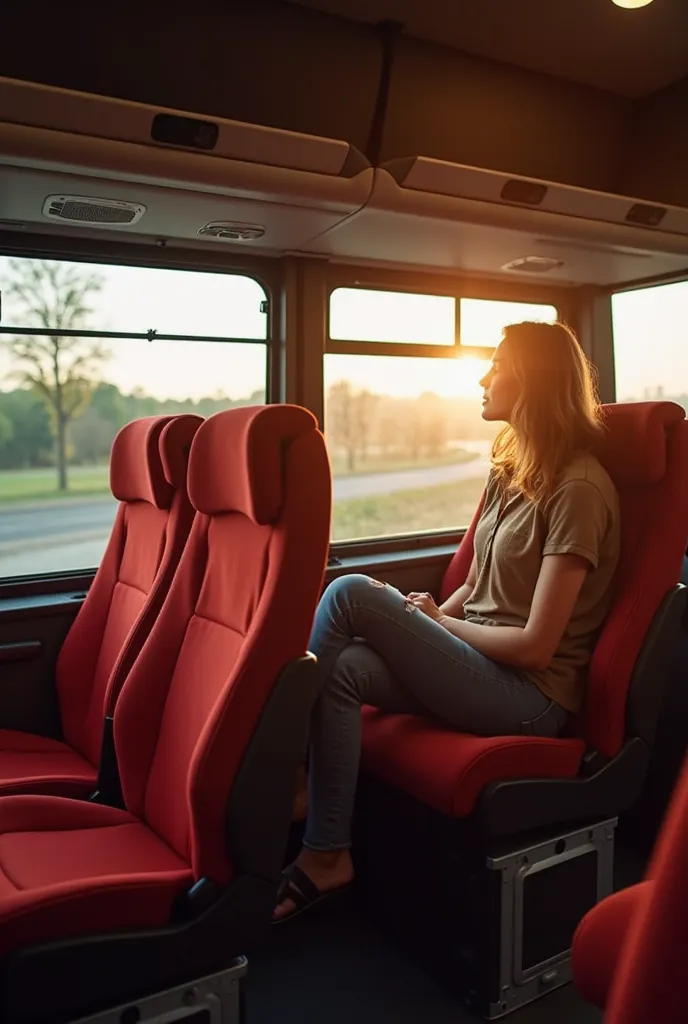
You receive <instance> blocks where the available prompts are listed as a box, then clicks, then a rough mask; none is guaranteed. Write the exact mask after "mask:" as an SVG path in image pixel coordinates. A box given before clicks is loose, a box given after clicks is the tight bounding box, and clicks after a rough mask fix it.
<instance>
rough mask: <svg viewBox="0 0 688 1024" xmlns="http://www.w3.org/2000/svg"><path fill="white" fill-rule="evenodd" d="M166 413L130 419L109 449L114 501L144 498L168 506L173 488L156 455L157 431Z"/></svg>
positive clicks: (161, 426)
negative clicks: (110, 449)
mask: <svg viewBox="0 0 688 1024" xmlns="http://www.w3.org/2000/svg"><path fill="white" fill-rule="evenodd" d="M169 420H170V417H169V416H147V417H145V418H144V419H140V420H133V421H132V422H131V423H127V425H126V426H125V427H122V429H121V430H120V431H119V433H118V434H117V437H116V438H115V440H114V441H113V443H112V451H111V452H110V490H111V491H112V493H113V495H114V496H115V498H117V501H123V502H126V503H127V504H129V503H131V502H135V501H146V502H148V504H149V505H154V506H155V507H156V508H169V507H170V505H171V504H172V496H173V491H172V487H171V486H170V484H169V482H168V481H167V480H166V479H165V473H164V471H163V467H162V462H161V461H160V454H159V441H160V434H161V433H162V429H163V427H164V426H165V424H166V423H168V422H169Z"/></svg>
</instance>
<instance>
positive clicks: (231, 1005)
mask: <svg viewBox="0 0 688 1024" xmlns="http://www.w3.org/2000/svg"><path fill="white" fill-rule="evenodd" d="M247 968H248V961H247V960H246V957H238V958H237V960H236V961H235V962H234V964H232V966H231V967H228V968H226V969H225V970H223V971H218V972H217V973H216V974H210V975H208V976H207V977H205V978H199V979H198V980H197V981H191V982H187V983H186V984H184V985H179V986H177V987H176V988H169V989H166V990H165V991H164V992H157V993H156V994H155V995H152V996H147V997H146V998H145V999H141V1000H139V1001H138V1002H130V1003H123V1004H122V1005H121V1006H117V1007H112V1008H111V1009H109V1010H102V1011H101V1012H100V1013H96V1014H94V1015H93V1016H92V1017H81V1018H79V1022H78V1024H244V1013H243V998H244V992H243V986H244V983H245V978H246V972H247ZM75 984H78V981H77V980H76V979H75ZM75 1024H76V1022H75Z"/></svg>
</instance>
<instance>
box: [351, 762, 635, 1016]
mask: <svg viewBox="0 0 688 1024" xmlns="http://www.w3.org/2000/svg"><path fill="white" fill-rule="evenodd" d="M615 828H616V818H613V817H610V818H606V819H602V820H600V819H598V820H597V821H591V822H587V823H582V824H580V823H579V824H575V825H569V826H566V825H562V826H559V827H556V828H550V829H549V830H547V831H540V832H539V833H538V832H531V833H529V834H527V835H521V836H518V837H509V838H508V839H495V838H488V837H486V836H485V834H484V832H483V831H481V830H480V828H479V825H478V822H477V821H461V820H458V819H450V818H448V817H446V816H445V815H442V814H440V813H439V812H437V811H435V810H433V809H431V808H429V807H427V806H426V805H425V804H421V803H420V802H418V801H417V800H415V799H413V798H412V797H409V796H408V795H407V794H405V793H402V792H400V791H398V790H394V789H392V788H390V787H388V786H386V785H384V784H383V783H380V782H378V781H377V780H374V779H371V778H369V777H364V778H362V779H361V783H360V786H359V802H358V809H357V821H356V834H355V842H354V853H355V857H356V870H357V875H358V880H359V883H360V886H361V888H362V891H363V893H364V897H365V899H366V905H367V907H368V908H369V909H370V911H371V913H372V914H373V917H374V918H375V919H376V921H377V923H379V924H380V925H381V926H382V928H383V929H384V930H385V931H387V932H389V933H390V934H391V935H392V936H393V937H394V938H395V939H397V940H398V941H400V942H401V943H402V944H403V945H404V946H405V947H407V948H408V949H409V950H410V951H411V952H412V954H413V955H414V957H416V958H417V959H419V960H420V961H421V962H422V963H423V964H424V966H425V967H426V968H427V969H429V971H430V972H431V973H432V974H434V975H435V976H437V977H438V978H439V980H440V981H441V982H442V983H443V984H444V985H446V986H447V987H449V988H450V989H451V990H452V991H453V992H455V993H456V994H457V995H459V996H460V998H462V999H463V1001H464V1002H465V1003H466V1004H467V1005H468V1006H469V1007H470V1008H471V1009H472V1010H474V1011H475V1012H478V1013H480V1014H482V1015H483V1016H484V1017H485V1018H486V1019H488V1020H495V1019H497V1018H499V1017H503V1016H505V1015H506V1014H508V1013H511V1012H512V1011H513V1010H516V1009H518V1008H519V1007H521V1006H523V1005H525V1004H526V1003H529V1002H532V1001H533V1000H534V999H537V998H539V997H540V996H542V995H544V994H545V993H547V992H549V991H551V990H552V989H555V988H558V987H560V986H561V985H564V984H566V983H567V982H569V981H570V980H571V973H570V963H569V958H570V952H569V951H570V946H571V939H572V937H573V932H574V930H575V928H576V925H577V924H578V922H579V920H580V919H581V918H582V917H583V915H584V914H585V913H586V912H587V911H588V910H589V909H590V908H591V907H592V906H594V904H595V903H597V902H598V901H599V900H601V899H603V898H604V897H605V896H606V895H608V894H609V893H611V892H612V891H613V862H614V835H615Z"/></svg>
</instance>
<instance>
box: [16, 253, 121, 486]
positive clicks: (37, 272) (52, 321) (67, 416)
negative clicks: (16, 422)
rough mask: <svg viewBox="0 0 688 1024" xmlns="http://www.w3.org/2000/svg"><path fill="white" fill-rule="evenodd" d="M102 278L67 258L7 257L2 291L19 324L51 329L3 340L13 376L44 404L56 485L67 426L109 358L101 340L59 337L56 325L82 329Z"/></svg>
mask: <svg viewBox="0 0 688 1024" xmlns="http://www.w3.org/2000/svg"><path fill="white" fill-rule="evenodd" d="M102 286H103V278H102V277H101V276H100V275H98V274H95V273H85V272H84V270H83V269H82V268H81V267H78V266H76V265H72V264H70V263H60V262H57V261H55V262H53V261H46V260H28V259H27V260H22V259H14V260H10V261H9V275H8V277H7V278H6V279H5V281H4V282H3V292H4V296H5V298H6V299H8V300H9V303H8V304H10V305H11V309H12V316H13V318H15V319H16V320H17V322H18V325H21V326H22V327H39V328H48V329H52V330H54V331H55V332H56V333H55V334H50V335H34V336H30V335H22V336H16V337H14V338H11V339H10V340H9V341H7V342H6V344H7V345H8V346H9V349H10V352H11V354H12V356H13V357H14V359H15V361H16V362H17V364H18V365H19V369H18V371H17V375H16V376H17V377H18V378H19V380H21V381H22V383H23V384H24V385H25V386H28V387H30V388H31V389H32V390H33V391H34V392H35V394H37V395H38V396H39V397H40V399H41V400H42V401H43V402H44V403H45V405H46V407H47V409H48V411H49V413H50V420H51V426H52V430H53V436H54V439H55V458H56V462H57V476H58V488H59V490H60V491H66V490H67V427H68V425H69V423H70V422H71V421H72V420H73V419H74V418H75V417H76V416H78V415H79V414H80V413H81V412H83V411H84V410H85V409H86V407H87V406H88V404H89V402H90V400H91V395H92V392H93V387H94V385H95V383H96V382H97V373H98V369H99V367H100V365H101V363H102V362H103V361H104V360H105V359H107V358H108V357H109V353H108V352H107V351H106V349H105V348H104V346H103V345H102V343H101V342H98V341H91V340H86V339H83V338H71V337H64V336H62V335H60V334H59V333H58V332H59V331H61V330H78V329H84V328H85V327H86V326H87V324H88V318H89V316H90V315H91V313H92V312H93V310H92V308H91V306H90V304H89V299H90V298H91V297H92V296H94V295H95V294H97V293H98V292H99V291H100V290H101V288H102Z"/></svg>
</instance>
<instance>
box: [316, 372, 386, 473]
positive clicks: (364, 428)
mask: <svg viewBox="0 0 688 1024" xmlns="http://www.w3.org/2000/svg"><path fill="white" fill-rule="evenodd" d="M376 408H377V395H373V394H371V392H370V391H367V390H365V389H364V390H362V391H358V392H356V391H354V390H353V388H352V386H351V382H350V381H348V380H339V381H337V382H336V383H335V384H333V385H332V387H331V388H330V389H329V391H328V393H327V406H326V410H325V421H326V422H325V429H326V431H327V434H328V437H330V438H331V439H332V441H333V443H334V444H335V445H337V446H338V447H340V448H343V449H344V451H345V453H346V465H347V469H348V471H349V472H350V473H353V472H354V471H355V469H356V464H357V460H359V459H360V460H364V459H365V457H366V455H367V453H368V448H369V445H370V435H371V430H372V426H373V420H374V415H375V410H376Z"/></svg>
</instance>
